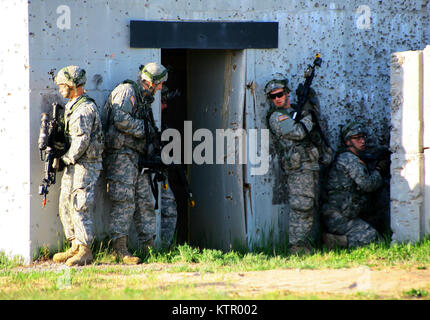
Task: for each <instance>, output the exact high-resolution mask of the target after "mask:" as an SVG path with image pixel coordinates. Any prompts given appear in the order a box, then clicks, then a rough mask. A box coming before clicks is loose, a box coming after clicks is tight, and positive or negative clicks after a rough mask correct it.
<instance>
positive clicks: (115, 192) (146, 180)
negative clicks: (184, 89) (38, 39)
mask: <svg viewBox="0 0 430 320" xmlns="http://www.w3.org/2000/svg"><path fill="white" fill-rule="evenodd" d="M166 80H167V70H166V68H165V67H164V66H162V65H160V64H158V63H155V62H151V63H148V64H147V65H145V66H141V67H140V68H139V73H138V79H137V81H136V82H134V81H130V80H126V81H124V82H123V83H121V84H119V85H118V86H117V87H116V88H115V89H114V90H113V91H112V93H111V94H110V96H109V99H108V101H107V102H106V104H105V108H104V112H103V123H105V124H106V128H105V130H106V156H105V159H104V161H105V170H106V180H107V193H108V196H109V198H110V200H111V202H112V209H111V212H110V216H111V235H112V240H113V248H114V251H115V253H116V255H117V256H118V257H119V258H120V259H122V261H123V262H124V263H126V264H137V263H139V262H140V259H139V258H138V257H135V256H133V255H132V254H130V252H129V251H128V248H127V239H128V234H129V229H130V225H131V223H132V221H134V224H135V226H136V230H137V234H138V238H139V241H140V244H141V246H142V248H143V249H144V250H148V249H149V248H150V247H153V246H154V241H155V231H156V230H155V222H156V217H155V210H154V203H153V199H152V194H151V189H150V178H151V177H150V176H149V175H148V174H146V173H144V172H142V169H143V168H141V167H140V165H139V163H140V160H141V159H142V157H144V156H145V155H146V154H148V152H150V150H149V148H150V145H149V144H148V141H149V140H148V139H149V137H150V136H151V135H152V134H153V133H154V130H155V129H154V127H153V123H151V122H150V121H147V120H145V119H146V118H144V117H145V115H147V114H148V113H147V110H148V108H151V104H152V102H153V101H154V95H155V93H156V92H157V91H159V90H161V88H162V86H163V82H164V81H166Z"/></svg>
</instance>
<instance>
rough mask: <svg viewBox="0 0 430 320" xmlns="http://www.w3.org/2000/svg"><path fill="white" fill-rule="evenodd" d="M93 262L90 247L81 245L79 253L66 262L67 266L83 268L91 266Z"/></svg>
mask: <svg viewBox="0 0 430 320" xmlns="http://www.w3.org/2000/svg"><path fill="white" fill-rule="evenodd" d="M91 261H93V254H92V252H91V248H90V246H86V245H83V244H80V245H79V251H78V253H77V254H75V255H74V256H73V257H71V258H70V259H68V260H67V261H66V265H67V266H69V267H73V266H83V265H86V264H90V263H91Z"/></svg>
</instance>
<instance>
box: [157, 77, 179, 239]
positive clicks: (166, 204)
mask: <svg viewBox="0 0 430 320" xmlns="http://www.w3.org/2000/svg"><path fill="white" fill-rule="evenodd" d="M177 94H178V93H177V92H171V91H170V90H169V88H168V87H167V86H166V85H163V87H162V89H161V128H162V130H165V129H167V128H168V126H167V115H166V112H167V110H168V102H169V100H170V99H171V98H172V97H174V96H175V95H177ZM172 175H175V172H174V171H173V170H168V181H169V188H167V189H164V188H163V189H161V240H162V242H163V244H164V245H165V246H169V245H170V244H171V242H172V240H173V237H174V235H175V231H176V225H177V218H178V211H177V203H176V199H175V195H174V193H173V189H172V186H173V185H172V183H171V182H172V179H171V177H172Z"/></svg>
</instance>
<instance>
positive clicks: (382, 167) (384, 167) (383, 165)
mask: <svg viewBox="0 0 430 320" xmlns="http://www.w3.org/2000/svg"><path fill="white" fill-rule="evenodd" d="M375 169H376V170H378V171H379V172H380V173H381V175H382V176H383V177H385V176H388V175H389V174H390V161H389V160H386V159H384V160H379V161H378V162H377V163H376V167H375Z"/></svg>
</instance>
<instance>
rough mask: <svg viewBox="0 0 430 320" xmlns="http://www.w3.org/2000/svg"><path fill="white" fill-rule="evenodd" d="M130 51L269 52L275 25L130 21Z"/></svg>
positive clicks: (275, 43) (274, 42)
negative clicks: (225, 50)
mask: <svg viewBox="0 0 430 320" xmlns="http://www.w3.org/2000/svg"><path fill="white" fill-rule="evenodd" d="M130 47H131V48H162V49H269V48H277V47H278V22H224V21H216V22H215V21H208V22H200V21H142V20H131V21H130Z"/></svg>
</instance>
